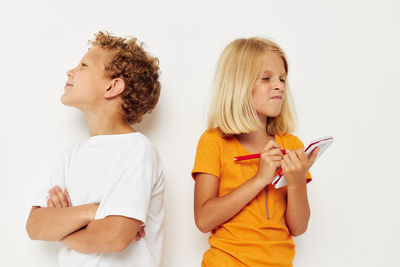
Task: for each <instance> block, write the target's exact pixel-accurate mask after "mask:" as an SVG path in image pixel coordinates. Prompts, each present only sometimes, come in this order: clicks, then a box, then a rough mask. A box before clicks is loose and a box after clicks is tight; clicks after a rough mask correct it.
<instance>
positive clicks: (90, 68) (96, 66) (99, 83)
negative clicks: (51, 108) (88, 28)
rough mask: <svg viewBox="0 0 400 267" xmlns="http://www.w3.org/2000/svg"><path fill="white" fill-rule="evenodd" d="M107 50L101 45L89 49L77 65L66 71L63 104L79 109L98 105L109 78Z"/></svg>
mask: <svg viewBox="0 0 400 267" xmlns="http://www.w3.org/2000/svg"><path fill="white" fill-rule="evenodd" d="M108 57H109V55H108V52H107V51H106V50H104V49H103V48H101V47H98V46H94V47H92V48H90V49H89V51H88V52H87V53H86V55H85V56H84V57H83V58H82V59H81V61H80V62H79V64H78V66H76V67H75V68H74V69H72V70H69V71H68V72H67V76H68V81H67V84H66V85H65V91H64V94H63V96H62V97H61V102H62V103H63V104H64V105H68V106H74V107H77V108H79V109H81V110H90V109H93V108H95V107H98V106H99V104H100V103H101V101H103V100H104V92H105V90H106V89H107V87H108V86H110V81H111V79H110V78H108V77H107V76H106V73H105V69H104V68H105V62H107V60H108Z"/></svg>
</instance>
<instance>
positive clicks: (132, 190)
mask: <svg viewBox="0 0 400 267" xmlns="http://www.w3.org/2000/svg"><path fill="white" fill-rule="evenodd" d="M114 174H115V176H114V177H112V178H110V184H109V185H108V187H107V188H108V189H107V190H108V192H106V193H105V195H104V197H103V199H102V200H101V202H100V205H99V208H98V210H97V213H96V219H102V218H105V217H107V216H110V215H118V216H124V217H128V218H133V219H136V220H139V221H141V222H143V223H146V217H147V211H148V208H149V204H150V198H151V190H152V185H153V180H154V179H155V178H157V177H156V176H157V173H156V170H155V168H154V166H153V165H152V164H150V163H148V164H142V163H140V164H139V163H135V164H132V165H131V166H127V167H125V168H119V170H116V173H114Z"/></svg>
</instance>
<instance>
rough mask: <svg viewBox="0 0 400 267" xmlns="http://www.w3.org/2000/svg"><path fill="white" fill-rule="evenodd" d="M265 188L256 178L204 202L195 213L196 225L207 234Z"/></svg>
mask: <svg viewBox="0 0 400 267" xmlns="http://www.w3.org/2000/svg"><path fill="white" fill-rule="evenodd" d="M265 186H266V184H265V182H263V181H262V179H259V178H258V177H257V176H254V177H253V178H251V179H249V180H247V181H246V182H245V183H243V184H242V185H240V186H239V187H237V188H236V189H234V190H232V191H231V192H229V193H228V194H226V195H224V196H221V197H214V198H212V199H209V200H208V201H206V202H205V203H204V204H203V205H202V206H201V207H200V208H199V209H198V211H197V212H196V216H195V217H196V218H195V219H196V225H197V227H198V228H199V229H200V231H202V232H204V233H207V232H210V231H211V230H213V229H214V228H216V227H218V226H219V225H221V224H223V223H225V222H226V221H228V220H229V219H231V218H232V217H233V216H235V215H236V214H237V213H238V212H239V211H240V210H242V209H243V208H244V207H245V206H246V205H247V204H248V203H249V202H250V201H251V200H253V199H254V198H255V197H256V196H257V194H258V193H259V192H260V191H261V190H262V189H264V188H265Z"/></svg>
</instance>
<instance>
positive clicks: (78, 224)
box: [26, 204, 97, 241]
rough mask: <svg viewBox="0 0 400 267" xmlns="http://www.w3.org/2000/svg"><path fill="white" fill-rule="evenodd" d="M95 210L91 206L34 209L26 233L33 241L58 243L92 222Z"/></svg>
mask: <svg viewBox="0 0 400 267" xmlns="http://www.w3.org/2000/svg"><path fill="white" fill-rule="evenodd" d="M96 209H97V207H95V206H94V205H92V204H87V205H81V206H75V207H67V208H39V207H34V208H32V210H31V213H30V214H29V218H28V221H27V223H26V231H27V233H28V235H29V237H30V238H31V239H34V240H44V241H59V240H61V239H63V238H64V237H65V236H67V235H69V234H71V233H72V232H75V231H76V230H78V229H81V228H82V227H84V226H86V225H87V224H88V223H89V222H90V221H91V220H94V214H95V211H96Z"/></svg>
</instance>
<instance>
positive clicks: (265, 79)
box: [261, 77, 269, 81]
mask: <svg viewBox="0 0 400 267" xmlns="http://www.w3.org/2000/svg"><path fill="white" fill-rule="evenodd" d="M261 80H263V81H268V80H269V77H264V78H261Z"/></svg>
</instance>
